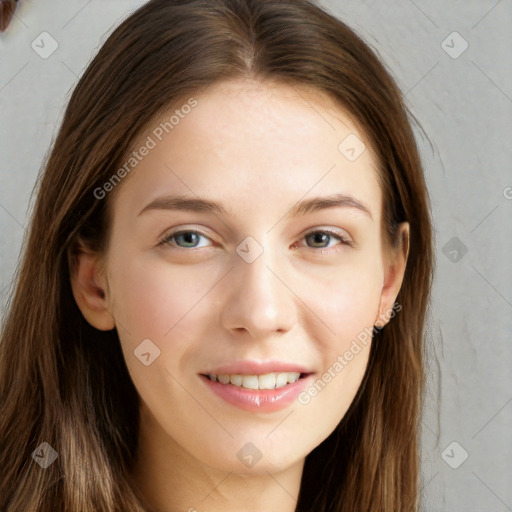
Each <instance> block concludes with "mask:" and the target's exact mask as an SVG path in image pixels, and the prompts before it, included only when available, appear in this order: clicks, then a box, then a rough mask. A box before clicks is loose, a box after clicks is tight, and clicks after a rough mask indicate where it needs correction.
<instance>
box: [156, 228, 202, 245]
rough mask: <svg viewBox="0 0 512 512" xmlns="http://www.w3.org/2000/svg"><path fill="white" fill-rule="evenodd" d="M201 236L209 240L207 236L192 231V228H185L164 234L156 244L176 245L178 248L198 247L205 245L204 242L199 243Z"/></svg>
mask: <svg viewBox="0 0 512 512" xmlns="http://www.w3.org/2000/svg"><path fill="white" fill-rule="evenodd" d="M201 238H204V239H207V240H209V238H208V237H207V236H206V235H204V234H203V233H200V232H199V231H194V230H192V229H187V230H181V231H176V232H175V233H171V234H168V235H165V237H164V238H163V239H162V240H161V241H160V242H159V243H158V245H162V246H165V245H171V246H178V248H180V249H197V248H199V247H205V244H203V245H199V241H200V239H201ZM206 245H208V244H206Z"/></svg>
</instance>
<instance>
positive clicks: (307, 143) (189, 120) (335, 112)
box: [116, 80, 381, 213]
mask: <svg viewBox="0 0 512 512" xmlns="http://www.w3.org/2000/svg"><path fill="white" fill-rule="evenodd" d="M194 100H195V101H196V104H195V106H194V107H193V108H187V109H185V108H183V109H180V105H175V106H174V107H173V109H172V110H170V111H169V112H167V113H166V114H164V115H161V116H159V117H158V118H156V119H155V120H154V121H153V122H152V123H151V124H150V125H149V126H148V127H147V129H146V130H145V132H144V133H142V134H141V136H140V137H139V138H138V140H137V141H136V143H135V144H134V146H133V148H132V149H133V150H134V151H137V149H139V148H141V147H143V146H144V145H148V141H150V140H151V141H152V142H151V143H149V145H150V146H152V149H151V150H150V151H148V152H146V153H147V154H146V156H144V157H143V158H141V159H140V161H138V162H137V165H136V167H134V168H133V171H131V172H130V174H129V176H128V179H125V182H123V183H122V184H121V185H122V188H123V189H125V190H124V191H123V193H122V194H120V198H119V199H120V200H121V201H122V203H123V205H124V208H127V209H129V210H130V211H133V210H135V209H137V208H139V210H140V208H141V207H142V206H144V205H141V201H142V202H148V201H150V200H152V199H154V198H155V197H157V196H158V195H159V194H162V193H163V192H174V193H177V194H190V195H201V196H204V195H208V196H210V197H211V198H215V199H217V198H225V200H226V201H227V202H229V203H230V204H231V205H232V206H233V210H235V211H236V208H237V207H239V208H241V209H243V208H245V209H247V208H250V207H254V208H260V209H261V207H262V205H265V206H266V207H268V208H270V207H271V205H272V204H274V203H280V204H283V202H286V203H287V204H288V203H293V202H294V201H298V200H299V199H301V198H304V197H308V195H310V196H315V195H326V194H334V193H348V194H352V195H359V197H361V199H363V200H365V201H366V202H367V203H371V204H372V205H373V209H374V210H375V211H376V213H378V212H380V204H381V198H380V195H381V191H380V187H379V184H378V175H377V161H376V158H375V156H374V153H373V151H372V148H371V147H370V141H369V140H367V138H366V136H365V134H364V133H362V131H361V130H360V129H359V128H358V126H357V124H356V123H355V122H354V121H353V120H352V119H351V118H350V117H349V116H347V114H346V113H345V112H344V111H343V110H342V109H341V108H340V107H339V106H338V105H337V104H336V103H335V102H334V101H333V100H332V99H331V98H329V97H328V96H327V95H325V94H324V93H322V92H320V91H317V90H314V89H311V88H305V87H303V86H300V87H299V86H296V85H289V84H285V83H282V82H261V81H251V80H231V81H225V82H220V83H217V84H215V85H213V86H211V87H209V88H208V89H207V90H205V91H204V92H202V93H201V94H198V95H196V96H194ZM186 103H187V100H184V102H183V105H185V104H186ZM189 103H190V102H189ZM177 111H178V112H177ZM185 112H186V113H185ZM173 114H180V115H174V117H173V123H170V122H169V120H170V119H171V116H173ZM128 156H129V155H128ZM119 188H120V189H121V187H119ZM116 192H120V190H118V191H116ZM116 201H117V199H116ZM290 206H291V204H290Z"/></svg>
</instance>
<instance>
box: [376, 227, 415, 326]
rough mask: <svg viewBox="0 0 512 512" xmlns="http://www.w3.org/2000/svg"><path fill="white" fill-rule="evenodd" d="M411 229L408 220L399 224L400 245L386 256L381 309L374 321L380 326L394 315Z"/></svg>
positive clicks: (407, 254)
mask: <svg viewBox="0 0 512 512" xmlns="http://www.w3.org/2000/svg"><path fill="white" fill-rule="evenodd" d="M409 230H410V227H409V223H408V222H402V223H401V224H400V225H399V226H398V231H399V232H398V233H397V240H398V245H397V246H396V247H392V248H391V249H390V250H389V251H388V254H387V257H386V261H385V268H384V279H383V284H382V291H381V296H380V303H379V311H378V314H377V318H376V319H375V322H374V325H375V326H376V327H379V328H382V327H384V326H385V325H386V324H387V323H388V322H389V320H390V319H391V318H392V317H393V316H394V311H393V309H394V305H395V300H396V298H397V296H398V292H399V291H400V288H401V286H402V282H403V278H404V275H405V268H406V265H407V258H408V256H409Z"/></svg>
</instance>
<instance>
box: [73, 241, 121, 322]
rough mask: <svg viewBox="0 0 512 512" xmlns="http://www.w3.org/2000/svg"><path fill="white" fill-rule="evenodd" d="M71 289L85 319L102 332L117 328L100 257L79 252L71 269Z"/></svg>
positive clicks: (84, 251)
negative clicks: (101, 270) (100, 269)
mask: <svg viewBox="0 0 512 512" xmlns="http://www.w3.org/2000/svg"><path fill="white" fill-rule="evenodd" d="M70 279H71V289H72V291H73V296H74V298H75V301H76V303H77V305H78V308H79V309H80V311H81V312H82V315H83V316H84V318H85V319H86V320H87V322H89V324H91V325H92V326H93V327H95V328H96V329H98V330H100V331H109V330H111V329H113V328H114V327H115V321H114V317H113V315H112V314H111V312H110V310H109V304H108V294H107V293H106V291H105V290H106V280H105V278H104V277H103V276H102V275H101V273H100V272H99V259H98V256H97V255H96V254H95V253H93V252H90V251H86V250H79V251H78V253H76V254H75V255H74V265H72V268H70Z"/></svg>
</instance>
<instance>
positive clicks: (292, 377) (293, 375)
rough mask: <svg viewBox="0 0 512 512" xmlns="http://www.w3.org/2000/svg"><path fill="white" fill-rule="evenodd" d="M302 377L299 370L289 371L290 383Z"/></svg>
mask: <svg viewBox="0 0 512 512" xmlns="http://www.w3.org/2000/svg"><path fill="white" fill-rule="evenodd" d="M299 377H300V373H299V372H289V373H288V383H289V384H290V383H292V382H295V381H296V380H297V379H298V378H299Z"/></svg>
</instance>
